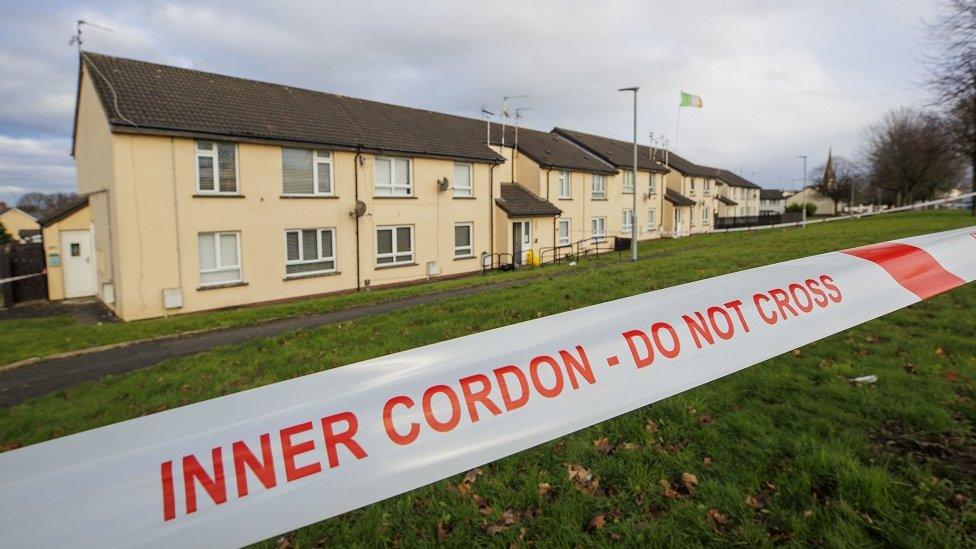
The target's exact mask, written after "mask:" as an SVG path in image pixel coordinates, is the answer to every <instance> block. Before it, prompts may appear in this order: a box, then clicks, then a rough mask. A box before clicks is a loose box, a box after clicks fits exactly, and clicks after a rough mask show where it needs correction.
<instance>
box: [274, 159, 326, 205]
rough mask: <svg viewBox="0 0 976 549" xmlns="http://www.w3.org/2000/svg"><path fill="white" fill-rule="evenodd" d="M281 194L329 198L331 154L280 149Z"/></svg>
mask: <svg viewBox="0 0 976 549" xmlns="http://www.w3.org/2000/svg"><path fill="white" fill-rule="evenodd" d="M281 179H282V181H283V182H284V188H283V189H282V194H285V195H290V196H331V195H333V194H334V192H333V187H332V154H331V153H330V152H329V151H311V150H308V149H281Z"/></svg>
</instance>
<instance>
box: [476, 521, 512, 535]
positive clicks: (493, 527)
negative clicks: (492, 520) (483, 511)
mask: <svg viewBox="0 0 976 549" xmlns="http://www.w3.org/2000/svg"><path fill="white" fill-rule="evenodd" d="M482 528H484V530H485V532H488V533H489V534H491V535H493V536H494V535H495V534H500V533H502V532H504V531H505V530H508V526H503V525H501V524H490V525H488V524H486V525H483V526H482Z"/></svg>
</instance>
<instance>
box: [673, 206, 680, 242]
mask: <svg viewBox="0 0 976 549" xmlns="http://www.w3.org/2000/svg"><path fill="white" fill-rule="evenodd" d="M672 236H674V237H679V236H681V208H678V207H677V206H675V208H674V234H673V235H672Z"/></svg>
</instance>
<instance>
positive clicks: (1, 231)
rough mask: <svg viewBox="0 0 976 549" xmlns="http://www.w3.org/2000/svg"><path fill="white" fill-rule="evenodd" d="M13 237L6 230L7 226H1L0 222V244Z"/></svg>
mask: <svg viewBox="0 0 976 549" xmlns="http://www.w3.org/2000/svg"><path fill="white" fill-rule="evenodd" d="M13 239H14V238H13V237H12V236H10V233H8V232H7V228H6V227H4V226H3V223H2V222H0V244H6V243H7V242H10V241H12V240H13Z"/></svg>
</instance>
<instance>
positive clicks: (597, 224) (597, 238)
mask: <svg viewBox="0 0 976 549" xmlns="http://www.w3.org/2000/svg"><path fill="white" fill-rule="evenodd" d="M606 236H607V218H605V217H594V218H592V219H590V237H591V238H593V242H601V241H603V240H604V239H605V238H606Z"/></svg>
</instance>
